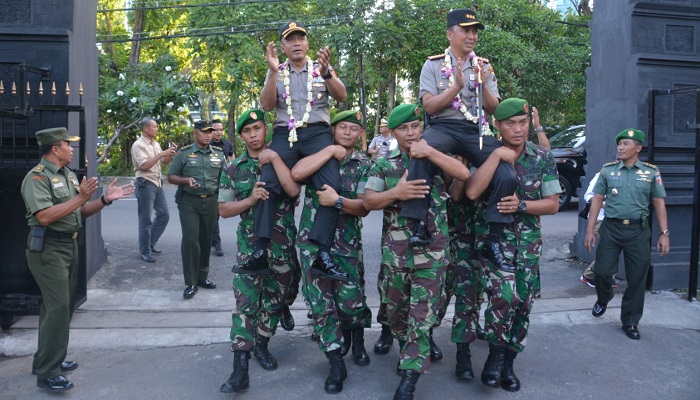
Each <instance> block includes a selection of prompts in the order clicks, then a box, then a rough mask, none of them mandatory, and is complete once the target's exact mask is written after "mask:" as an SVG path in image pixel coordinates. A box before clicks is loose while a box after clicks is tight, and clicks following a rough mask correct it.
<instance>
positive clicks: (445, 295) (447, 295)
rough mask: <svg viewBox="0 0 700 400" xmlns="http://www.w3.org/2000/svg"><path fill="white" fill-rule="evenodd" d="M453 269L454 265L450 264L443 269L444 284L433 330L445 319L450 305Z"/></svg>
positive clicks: (453, 276) (452, 288)
mask: <svg viewBox="0 0 700 400" xmlns="http://www.w3.org/2000/svg"><path fill="white" fill-rule="evenodd" d="M455 269H456V267H455V264H454V263H452V262H449V263H447V266H446V267H445V284H444V285H443V287H444V289H443V291H442V295H441V296H440V302H439V303H438V312H437V322H436V323H435V326H433V328H437V327H438V326H440V325H441V324H442V320H443V319H445V314H447V307H448V306H449V305H450V300H452V294H453V293H454V280H455Z"/></svg>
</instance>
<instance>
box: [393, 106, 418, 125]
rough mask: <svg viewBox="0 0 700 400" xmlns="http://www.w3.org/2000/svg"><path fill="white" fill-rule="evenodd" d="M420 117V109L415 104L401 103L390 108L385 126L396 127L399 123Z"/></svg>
mask: <svg viewBox="0 0 700 400" xmlns="http://www.w3.org/2000/svg"><path fill="white" fill-rule="evenodd" d="M419 119H420V110H419V109H418V105H416V104H401V105H398V106H396V107H395V108H394V109H393V110H391V114H389V120H388V121H387V127H388V128H389V129H396V128H397V127H398V126H399V125H401V124H405V123H406V122H410V121H417V120H419Z"/></svg>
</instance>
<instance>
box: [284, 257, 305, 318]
mask: <svg viewBox="0 0 700 400" xmlns="http://www.w3.org/2000/svg"><path fill="white" fill-rule="evenodd" d="M293 253H294V254H291V255H290V257H291V258H290V261H291V267H292V283H291V284H290V285H289V291H288V292H287V298H286V299H285V300H284V304H285V305H286V306H289V307H291V306H292V304H294V302H295V301H296V299H297V296H298V295H299V283H301V265H300V264H299V257H297V252H296V249H295V250H294V251H293Z"/></svg>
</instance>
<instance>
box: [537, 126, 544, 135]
mask: <svg viewBox="0 0 700 400" xmlns="http://www.w3.org/2000/svg"><path fill="white" fill-rule="evenodd" d="M535 132H537V133H539V132H544V128H543V127H541V126H540V127H539V128H536V129H535Z"/></svg>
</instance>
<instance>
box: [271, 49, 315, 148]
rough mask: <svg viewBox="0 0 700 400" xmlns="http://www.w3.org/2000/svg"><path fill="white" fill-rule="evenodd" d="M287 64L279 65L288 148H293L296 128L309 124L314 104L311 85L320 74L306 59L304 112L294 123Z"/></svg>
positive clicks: (311, 62)
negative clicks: (285, 106)
mask: <svg viewBox="0 0 700 400" xmlns="http://www.w3.org/2000/svg"><path fill="white" fill-rule="evenodd" d="M288 66H289V63H288V62H284V63H283V64H282V65H280V68H282V74H283V76H284V97H285V102H286V103H287V114H288V115H289V122H287V128H288V129H289V147H292V146H294V143H295V142H296V141H297V128H301V127H304V126H306V123H307V122H309V117H310V114H311V106H313V104H314V94H313V91H312V90H311V88H312V86H311V84H312V83H313V81H314V77H315V76H320V72H319V71H318V70H317V69H316V68H314V63H313V61H311V59H310V58H308V57H307V58H306V71H307V78H306V93H307V95H306V98H307V103H306V110H305V112H304V116H303V117H302V119H301V121H296V120H295V119H294V113H293V111H292V95H291V92H290V89H289V68H288Z"/></svg>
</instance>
